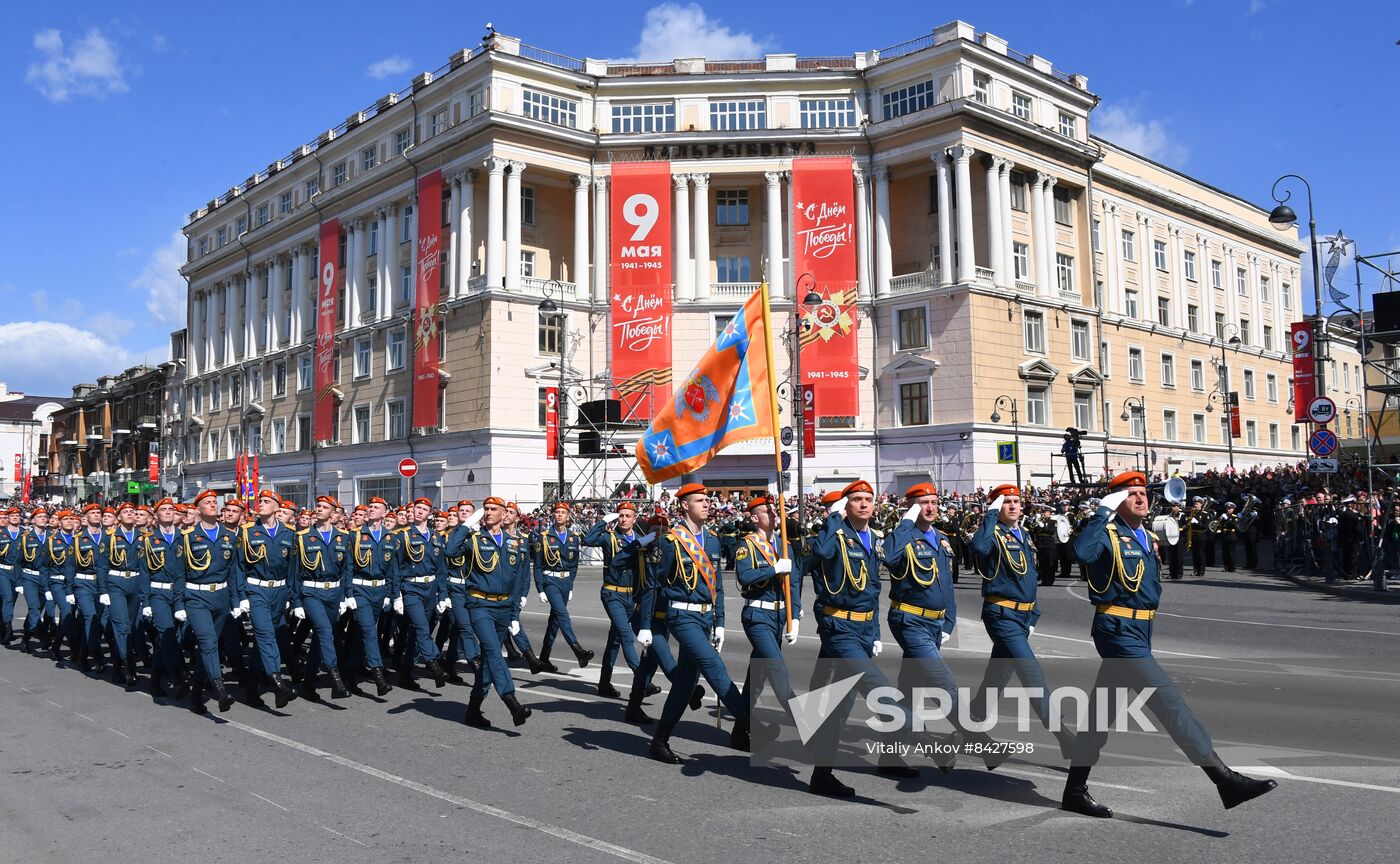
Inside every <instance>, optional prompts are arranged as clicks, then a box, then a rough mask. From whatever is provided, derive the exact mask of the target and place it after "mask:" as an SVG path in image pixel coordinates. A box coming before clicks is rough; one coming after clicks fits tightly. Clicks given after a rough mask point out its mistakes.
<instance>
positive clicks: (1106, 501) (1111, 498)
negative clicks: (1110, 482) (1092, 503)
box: [1099, 489, 1128, 512]
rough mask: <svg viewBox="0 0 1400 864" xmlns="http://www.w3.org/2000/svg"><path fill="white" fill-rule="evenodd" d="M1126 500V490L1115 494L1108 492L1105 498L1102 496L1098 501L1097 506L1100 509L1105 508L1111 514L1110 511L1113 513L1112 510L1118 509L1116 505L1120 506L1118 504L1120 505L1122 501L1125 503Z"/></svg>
mask: <svg viewBox="0 0 1400 864" xmlns="http://www.w3.org/2000/svg"><path fill="white" fill-rule="evenodd" d="M1127 498H1128V490H1127V489H1121V490H1119V491H1117V492H1110V493H1109V494H1107V495H1105V496H1103V497H1102V498H1100V499H1099V506H1100V507H1107V508H1108V509H1109V512H1112V511H1114V510H1117V509H1118V505H1120V504H1122V503H1123V502H1124V501H1126V500H1127Z"/></svg>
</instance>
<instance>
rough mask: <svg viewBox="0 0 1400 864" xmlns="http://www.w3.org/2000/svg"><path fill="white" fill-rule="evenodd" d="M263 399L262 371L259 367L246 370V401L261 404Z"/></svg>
mask: <svg viewBox="0 0 1400 864" xmlns="http://www.w3.org/2000/svg"><path fill="white" fill-rule="evenodd" d="M262 398H263V371H262V367H261V366H254V367H253V368H252V369H249V370H248V400H249V401H250V402H261V401H262Z"/></svg>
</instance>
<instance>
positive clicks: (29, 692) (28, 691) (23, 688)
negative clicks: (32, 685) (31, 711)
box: [19, 687, 34, 696]
mask: <svg viewBox="0 0 1400 864" xmlns="http://www.w3.org/2000/svg"><path fill="white" fill-rule="evenodd" d="M19 689H21V690H23V691H24V692H26V693H28V694H29V695H30V696H33V695H34V691H33V690H30V689H29V688H28V687H21V688H19Z"/></svg>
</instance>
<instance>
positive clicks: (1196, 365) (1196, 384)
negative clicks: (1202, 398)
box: [1191, 360, 1206, 393]
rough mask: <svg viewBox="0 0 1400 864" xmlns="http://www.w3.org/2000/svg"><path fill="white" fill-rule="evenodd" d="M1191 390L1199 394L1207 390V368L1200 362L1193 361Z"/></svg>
mask: <svg viewBox="0 0 1400 864" xmlns="http://www.w3.org/2000/svg"><path fill="white" fill-rule="evenodd" d="M1191 389H1192V390H1194V391H1195V392H1197V393H1203V392H1205V389H1206V366H1205V364H1204V363H1202V362H1201V361H1200V360H1192V361H1191Z"/></svg>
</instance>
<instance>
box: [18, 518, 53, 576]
mask: <svg viewBox="0 0 1400 864" xmlns="http://www.w3.org/2000/svg"><path fill="white" fill-rule="evenodd" d="M51 533H53V532H50V531H48V530H45V531H44V532H42V533H40V532H39V531H37V530H34V529H29V530H27V531H24V532H22V533H21V534H20V535H19V552H18V557H17V558H16V559H15V565H16V567H17V568H18V569H17V570H16V571H15V578H16V579H23V578H25V577H26V576H28V575H29V574H27V573H25V572H24V571H25V570H37V571H38V572H39V575H38V576H29V578H30V579H39V580H41V581H43V582H45V583H47V582H48V579H47V577H46V576H45V575H44V570H43V564H44V556H45V555H46V554H47V553H46V552H45V551H44V547H45V546H47V545H48V539H49V534H51Z"/></svg>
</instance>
